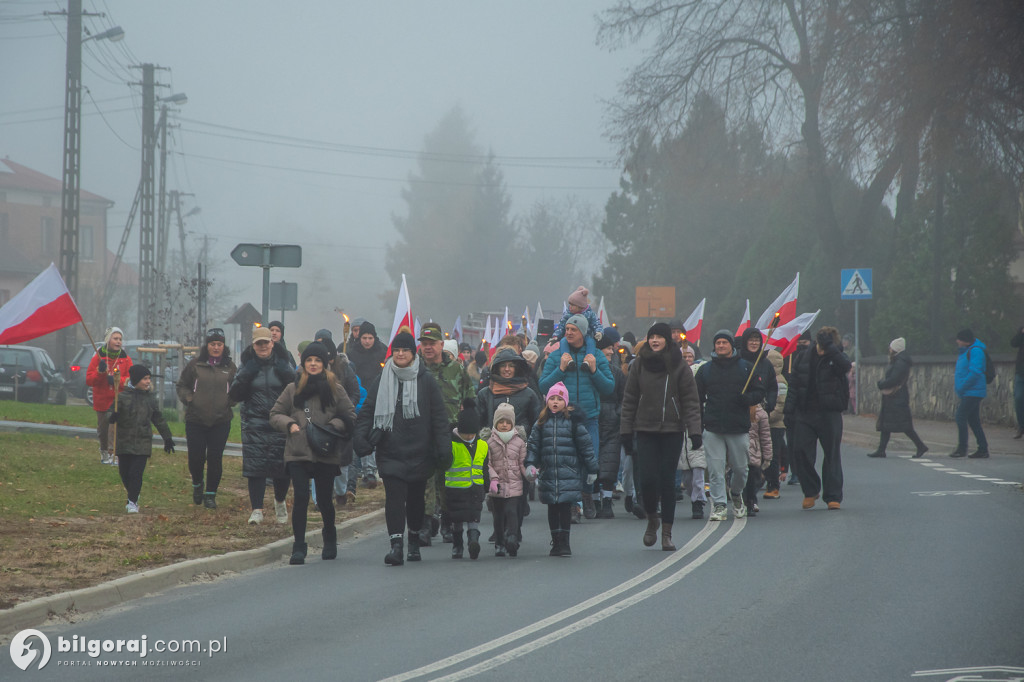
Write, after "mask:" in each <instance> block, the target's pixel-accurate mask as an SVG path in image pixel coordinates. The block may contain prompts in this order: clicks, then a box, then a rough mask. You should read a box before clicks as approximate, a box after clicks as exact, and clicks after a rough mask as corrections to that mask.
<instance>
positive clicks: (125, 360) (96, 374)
mask: <svg viewBox="0 0 1024 682" xmlns="http://www.w3.org/2000/svg"><path fill="white" fill-rule="evenodd" d="M100 360H106V361H107V371H106V373H101V372H100V370H99V366H100ZM131 368H132V359H131V358H130V357H128V353H126V352H125V351H124V349H123V348H122V349H121V350H120V351H118V352H117V353H116V354H113V353H110V352H109V351H107V347H106V346H100V348H99V350H97V351H96V352H95V353H94V354H93V356H92V360H90V361H89V368H88V369H86V370H85V383H86V385H88V386H91V387H92V409H94V410H96V411H97V412H106V411H107V410H109V409H110V406H111V405H113V404H114V370H120V372H121V374H120V376H121V379H120V383H121V386H120V387H119V388H118V390H122V389H123V388H124V385H125V383H127V382H128V370H130V369H131Z"/></svg>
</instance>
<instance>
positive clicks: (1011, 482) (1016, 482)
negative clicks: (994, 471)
mask: <svg viewBox="0 0 1024 682" xmlns="http://www.w3.org/2000/svg"><path fill="white" fill-rule="evenodd" d="M993 483H995V484H996V485H1020V481H993Z"/></svg>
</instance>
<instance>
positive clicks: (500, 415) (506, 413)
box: [491, 403, 516, 428]
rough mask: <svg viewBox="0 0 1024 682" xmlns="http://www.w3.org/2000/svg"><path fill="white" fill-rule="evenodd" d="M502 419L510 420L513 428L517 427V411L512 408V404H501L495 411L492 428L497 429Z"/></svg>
mask: <svg viewBox="0 0 1024 682" xmlns="http://www.w3.org/2000/svg"><path fill="white" fill-rule="evenodd" d="M502 419H507V420H509V422H511V423H512V426H515V425H516V409H515V408H514V407H512V403H501V404H500V405H498V407H496V408H495V409H494V420H493V421H492V424H491V426H493V427H495V428H497V426H498V422H500V421H501V420H502Z"/></svg>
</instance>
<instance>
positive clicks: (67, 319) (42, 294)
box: [0, 263, 82, 344]
mask: <svg viewBox="0 0 1024 682" xmlns="http://www.w3.org/2000/svg"><path fill="white" fill-rule="evenodd" d="M81 321H82V313H80V312H78V306H76V305H75V301H74V299H72V298H71V293H70V292H69V291H68V287H67V285H66V284H64V279H63V278H62V277H61V276H60V271H59V270H57V266H56V265H54V264H53V263H50V267H48V268H46V269H45V270H43V271H42V272H41V273H39V275H38V276H37V277H36V278H35V279H34V280H32V281H31V282H29V283H28V286H27V287H25V288H24V289H22V290H21V291H20V292H18V295H17V296H15V297H14V298H12V299H11V300H10V301H8V302H7V303H6V304H5V305H4V307H2V308H0V344H12V343H21V342H22V341H28V340H29V339H36V338H39V337H40V336H45V335H46V334H49V333H50V332H55V331H57V330H58V329H64V327H70V326H71V325H73V324H78V323H79V322H81Z"/></svg>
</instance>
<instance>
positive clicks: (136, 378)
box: [128, 365, 150, 386]
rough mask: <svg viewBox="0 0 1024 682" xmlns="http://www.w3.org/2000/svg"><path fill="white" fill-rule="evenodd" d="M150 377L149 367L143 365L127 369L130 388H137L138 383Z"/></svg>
mask: <svg viewBox="0 0 1024 682" xmlns="http://www.w3.org/2000/svg"><path fill="white" fill-rule="evenodd" d="M149 375H150V371H149V367H146V366H145V365H132V366H131V367H130V368H129V369H128V378H129V379H130V380H131V382H132V386H138V385H139V382H140V381H142V380H143V379H145V378H146V377H148V376H149Z"/></svg>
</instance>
